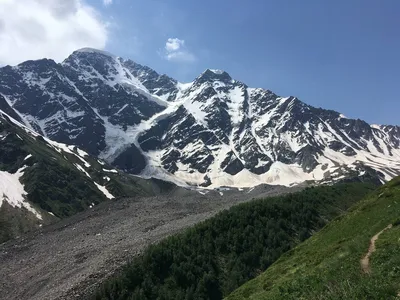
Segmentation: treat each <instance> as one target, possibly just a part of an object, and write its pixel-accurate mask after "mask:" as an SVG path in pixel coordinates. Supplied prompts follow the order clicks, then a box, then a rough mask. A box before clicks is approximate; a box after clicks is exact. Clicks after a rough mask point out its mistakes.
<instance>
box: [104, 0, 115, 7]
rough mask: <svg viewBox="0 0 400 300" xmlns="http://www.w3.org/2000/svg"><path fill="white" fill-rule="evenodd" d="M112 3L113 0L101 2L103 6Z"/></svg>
mask: <svg viewBox="0 0 400 300" xmlns="http://www.w3.org/2000/svg"><path fill="white" fill-rule="evenodd" d="M112 3H113V0H103V4H104V5H105V6H108V5H110V4H112Z"/></svg>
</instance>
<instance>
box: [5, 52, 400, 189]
mask: <svg viewBox="0 0 400 300" xmlns="http://www.w3.org/2000/svg"><path fill="white" fill-rule="evenodd" d="M0 94H2V95H3V96H5V98H6V99H8V102H9V104H10V106H11V107H12V109H13V110H14V111H15V112H16V113H18V115H19V116H21V118H22V119H23V120H25V123H27V124H29V126H31V127H32V128H33V129H35V130H36V131H38V132H39V133H41V134H43V135H45V136H47V137H49V138H51V139H53V140H56V141H58V142H63V143H66V144H74V145H77V146H79V147H80V148H82V149H85V150H86V151H88V152H89V153H90V154H92V155H96V156H99V157H100V158H102V159H105V160H106V161H107V162H108V163H110V164H113V165H114V166H117V167H119V168H121V169H122V170H125V171H127V172H130V173H134V174H138V175H140V176H143V177H145V178H150V177H155V178H160V179H165V180H169V181H172V182H175V183H177V184H179V185H183V186H202V187H208V188H215V187H220V186H236V187H250V186H254V185H256V184H262V183H270V184H284V185H293V184H298V183H302V182H305V181H315V182H319V181H335V180H339V179H341V178H343V177H344V176H347V175H349V174H353V175H354V174H355V173H358V174H363V172H366V171H371V169H373V170H375V171H377V172H378V174H379V175H380V177H381V179H382V181H387V180H390V179H391V178H393V177H394V176H395V175H398V174H400V127H398V126H390V125H369V124H368V123H366V122H364V121H362V120H360V119H357V120H354V119H348V118H346V117H345V116H344V115H342V114H340V113H338V112H336V111H333V110H325V109H322V108H315V107H312V106H310V105H307V104H305V103H304V102H301V101H300V100H299V99H298V98H296V97H293V96H291V97H280V96H278V95H276V94H275V93H273V92H272V91H269V90H266V89H261V88H250V87H248V86H247V85H246V84H245V83H242V82H240V81H237V80H235V79H232V78H231V76H230V75H229V74H228V73H227V72H225V71H222V70H212V69H206V70H205V71H204V72H203V73H202V74H200V75H199V76H198V77H197V78H196V79H194V81H193V82H190V83H187V84H182V83H179V82H178V81H177V80H175V79H173V78H171V77H168V76H167V75H160V74H159V73H157V72H156V71H154V70H152V69H151V68H149V67H146V66H143V65H140V64H138V63H136V62H133V61H132V60H130V59H128V60H125V59H123V58H120V57H117V56H115V55H113V54H111V53H107V52H104V51H101V50H96V49H90V48H84V49H81V50H77V51H75V52H73V53H72V54H71V55H70V56H69V57H68V58H66V59H65V60H64V61H63V62H62V63H61V64H57V63H55V62H51V61H50V60H46V59H44V60H39V61H28V62H24V63H22V64H20V65H18V66H15V67H9V66H7V67H4V68H0ZM1 108H2V104H1V102H0V109H1Z"/></svg>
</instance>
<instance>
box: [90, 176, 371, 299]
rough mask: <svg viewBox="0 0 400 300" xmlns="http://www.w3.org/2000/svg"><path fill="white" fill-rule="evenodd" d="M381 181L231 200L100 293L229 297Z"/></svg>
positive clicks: (106, 295)
mask: <svg viewBox="0 0 400 300" xmlns="http://www.w3.org/2000/svg"><path fill="white" fill-rule="evenodd" d="M375 188H376V187H375V186H374V185H373V184H368V183H345V184H338V185H336V186H321V187H315V188H307V189H305V190H303V191H302V192H299V193H295V194H290V195H285V196H281V197H273V198H267V199H263V200H255V201H252V202H249V203H244V204H240V205H238V206H235V207H232V208H231V209H229V210H227V211H223V212H221V213H219V214H218V215H216V216H215V217H213V218H211V219H209V220H206V221H205V222H202V223H200V224H198V225H196V226H194V227H193V228H190V229H188V230H186V231H185V232H183V233H182V234H179V235H176V236H173V237H170V238H167V239H166V240H164V241H162V242H161V243H159V244H157V245H153V246H151V247H149V248H148V249H147V250H146V251H145V252H144V254H143V255H142V256H141V257H139V258H136V259H134V260H133V262H132V263H131V264H129V265H128V266H126V268H125V269H124V270H123V271H122V272H121V274H119V275H118V276H116V277H115V278H113V279H111V280H110V281H108V282H107V283H105V284H104V285H103V286H102V287H101V288H100V289H99V290H98V292H97V293H96V295H95V296H94V298H95V299H99V300H100V299H135V300H140V299H222V298H223V297H224V296H226V295H228V294H229V293H230V292H231V291H233V290H234V289H236V288H237V287H238V286H240V285H241V284H243V283H244V282H246V281H247V280H249V279H251V278H254V277H255V276H257V275H259V274H260V272H262V271H263V270H265V269H266V268H267V267H269V266H270V265H271V264H272V263H273V262H274V261H275V260H277V259H278V258H279V257H280V255H282V254H283V253H284V252H286V251H288V250H289V249H291V248H293V247H294V246H295V245H297V244H298V243H300V242H301V241H303V240H305V239H306V238H308V237H309V236H310V234H312V233H313V232H314V231H316V230H319V229H320V228H322V227H323V226H324V225H325V224H326V222H328V221H329V220H331V219H333V218H334V217H336V216H338V215H340V214H342V213H343V211H344V210H345V209H347V208H348V207H350V206H351V205H353V204H354V203H356V202H357V201H358V200H360V199H362V198H363V197H364V196H365V195H366V194H367V193H369V192H370V191H372V190H374V189H375Z"/></svg>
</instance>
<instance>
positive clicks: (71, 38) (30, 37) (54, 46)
mask: <svg viewBox="0 0 400 300" xmlns="http://www.w3.org/2000/svg"><path fill="white" fill-rule="evenodd" d="M107 38H108V32H107V24H106V23H105V22H103V21H102V20H101V17H100V15H99V14H98V12H97V11H96V10H95V9H94V8H93V7H91V6H89V5H87V4H85V3H84V2H83V0H0V65H1V64H11V65H15V64H18V63H20V62H22V61H25V60H28V59H40V58H44V57H46V58H52V59H54V60H56V61H61V60H63V59H64V58H66V57H67V56H68V55H69V54H71V53H72V52H73V51H74V50H76V49H79V48H83V47H93V48H99V49H103V48H104V47H105V45H106V42H107Z"/></svg>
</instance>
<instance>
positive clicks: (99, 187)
mask: <svg viewBox="0 0 400 300" xmlns="http://www.w3.org/2000/svg"><path fill="white" fill-rule="evenodd" d="M94 184H95V185H96V186H97V188H98V189H99V190H100V191H101V192H102V193H103V194H104V196H106V197H107V198H108V199H114V198H115V197H114V196H113V195H111V193H110V192H109V191H108V190H107V188H106V187H105V186H102V185H100V184H98V183H96V182H94Z"/></svg>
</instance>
